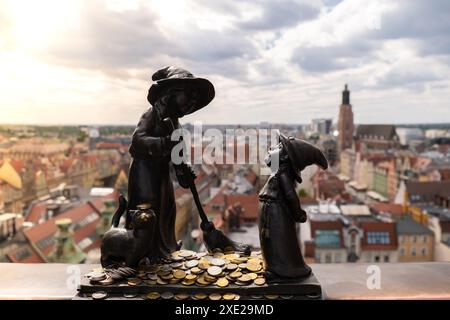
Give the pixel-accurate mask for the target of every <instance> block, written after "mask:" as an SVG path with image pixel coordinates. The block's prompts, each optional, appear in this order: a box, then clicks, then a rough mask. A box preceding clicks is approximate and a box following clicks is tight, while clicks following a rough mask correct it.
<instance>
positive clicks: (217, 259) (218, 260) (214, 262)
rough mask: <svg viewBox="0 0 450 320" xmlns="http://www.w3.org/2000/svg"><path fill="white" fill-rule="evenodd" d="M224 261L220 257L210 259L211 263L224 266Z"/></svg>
mask: <svg viewBox="0 0 450 320" xmlns="http://www.w3.org/2000/svg"><path fill="white" fill-rule="evenodd" d="M225 263H226V261H225V260H224V259H221V258H213V259H211V264H212V265H215V266H218V267H222V266H224V265H225Z"/></svg>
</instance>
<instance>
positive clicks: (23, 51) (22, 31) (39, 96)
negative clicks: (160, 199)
mask: <svg viewBox="0 0 450 320" xmlns="http://www.w3.org/2000/svg"><path fill="white" fill-rule="evenodd" d="M17 1H18V2H17ZM17 1H16V0H14V1H12V0H10V1H7V2H2V3H1V5H0V39H1V40H0V58H1V62H0V67H1V68H2V71H3V72H2V74H0V105H1V106H2V107H1V109H0V119H1V121H2V122H27V123H30V122H37V123H46V122H48V123H77V122H79V123H128V124H133V123H135V122H136V121H137V119H138V117H139V116H140V113H142V111H143V110H144V109H145V108H147V103H146V100H145V97H146V93H147V89H148V87H149V85H150V76H151V74H152V72H154V71H155V70H156V69H158V68H160V67H162V66H165V65H168V64H173V65H179V66H182V67H185V68H187V69H189V70H190V71H192V72H193V73H194V74H196V75H201V76H204V77H208V78H210V79H211V80H212V81H213V83H214V84H215V87H216V92H217V95H216V98H215V100H214V101H213V102H212V104H211V105H210V106H208V107H207V108H205V109H203V110H201V111H200V112H198V113H196V114H194V115H191V116H189V117H187V118H186V119H185V120H184V121H193V120H203V121H206V122H209V123H215V122H220V123H250V122H259V121H274V122H290V123H296V122H297V123H304V122H308V121H309V120H310V119H311V118H314V117H334V118H335V117H336V116H337V107H338V104H339V103H340V91H341V90H342V87H343V85H344V83H347V82H348V83H349V84H350V89H351V90H352V101H353V105H354V109H355V117H356V120H357V121H360V122H438V121H439V122H440V121H450V108H449V107H450V106H449V105H448V104H449V102H448V101H450V99H449V98H450V81H449V80H450V78H449V77H450V76H449V75H450V73H449V72H448V71H449V62H450V59H449V58H450V47H449V44H450V35H449V34H448V30H450V29H449V28H450V19H448V18H449V16H450V4H449V2H448V1H445V0H433V1H427V2H423V1H419V0H400V1H397V2H393V1H388V0H373V1H371V2H370V3H368V2H366V1H360V0H343V1H330V0H328V1H319V0H311V1H304V0H298V1H294V0H286V1H229V0H218V1H206V0H196V1H188V2H187V1H181V0H176V1H167V0H152V1H140V0H133V1H128V0H127V1H123V0H106V1H101V0H88V1H87V0H84V1H82V0H80V1H76V0H74V1H70V2H64V3H65V4H64V6H61V5H57V4H56V3H55V2H54V0H42V1H40V2H39V4H40V7H39V8H38V9H39V10H36V11H35V12H33V14H31V15H29V14H26V12H25V11H21V10H17V9H20V5H22V6H23V5H24V4H26V1H25V2H24V1H21V0H17ZM31 2H33V1H31ZM56 2H58V3H60V2H59V1H56ZM55 5H56V7H55ZM11 6H12V8H13V9H15V10H11ZM58 6H59V7H58ZM68 8H69V9H70V10H69V9H68ZM24 12H25V13H24ZM28 12H29V11H28ZM54 17H63V18H64V19H60V18H58V19H56V18H54ZM40 22H42V23H41V24H40ZM49 30H51V32H50V31H49ZM28 34H29V35H32V37H31V39H28V38H27V35H28ZM430 110H432V111H435V112H430ZM68 115H70V116H68ZM237 115H238V116H239V118H237ZM387 115H389V116H387Z"/></svg>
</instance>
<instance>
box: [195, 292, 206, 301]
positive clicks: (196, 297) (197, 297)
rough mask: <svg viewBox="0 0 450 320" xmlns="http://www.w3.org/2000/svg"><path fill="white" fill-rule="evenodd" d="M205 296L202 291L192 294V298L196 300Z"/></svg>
mask: <svg viewBox="0 0 450 320" xmlns="http://www.w3.org/2000/svg"><path fill="white" fill-rule="evenodd" d="M207 296H208V295H207V294H206V293H202V292H200V293H196V294H194V298H195V299H197V300H203V299H206V297H207Z"/></svg>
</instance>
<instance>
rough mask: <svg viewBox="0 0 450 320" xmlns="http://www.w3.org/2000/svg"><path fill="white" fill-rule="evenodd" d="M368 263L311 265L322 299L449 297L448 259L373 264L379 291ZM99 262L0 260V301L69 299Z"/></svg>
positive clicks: (449, 274) (449, 271)
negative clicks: (377, 272)
mask: <svg viewBox="0 0 450 320" xmlns="http://www.w3.org/2000/svg"><path fill="white" fill-rule="evenodd" d="M368 266H370V264H349V263H348V264H312V265H311V267H312V269H313V272H314V274H315V276H316V277H317V279H318V280H319V282H320V284H321V286H322V292H323V298H324V299H396V300H398V299H450V262H424V263H385V264H382V263H380V264H378V265H377V266H379V268H380V269H379V270H380V275H381V278H380V279H381V281H380V285H381V288H380V289H372V290H370V289H369V288H368V287H367V285H366V283H367V279H368V277H369V276H370V274H369V273H367V267H368ZM98 267H99V265H86V264H81V265H67V264H50V263H47V264H20V263H14V264H13V263H1V264H0V299H34V300H39V299H72V298H73V297H75V296H76V294H77V287H76V285H74V279H75V278H76V277H77V276H78V277H79V278H78V279H81V277H82V275H83V274H86V273H88V272H89V271H90V270H91V269H93V268H98Z"/></svg>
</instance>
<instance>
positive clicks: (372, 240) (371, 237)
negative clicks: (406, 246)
mask: <svg viewBox="0 0 450 320" xmlns="http://www.w3.org/2000/svg"><path fill="white" fill-rule="evenodd" d="M367 243H368V244H389V243H390V239H389V232H384V231H381V232H380V231H369V232H367Z"/></svg>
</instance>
